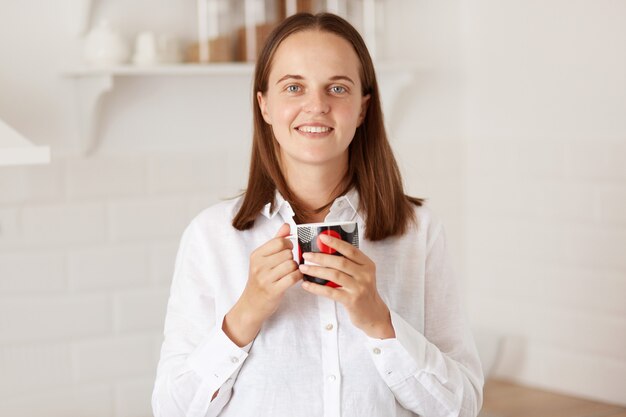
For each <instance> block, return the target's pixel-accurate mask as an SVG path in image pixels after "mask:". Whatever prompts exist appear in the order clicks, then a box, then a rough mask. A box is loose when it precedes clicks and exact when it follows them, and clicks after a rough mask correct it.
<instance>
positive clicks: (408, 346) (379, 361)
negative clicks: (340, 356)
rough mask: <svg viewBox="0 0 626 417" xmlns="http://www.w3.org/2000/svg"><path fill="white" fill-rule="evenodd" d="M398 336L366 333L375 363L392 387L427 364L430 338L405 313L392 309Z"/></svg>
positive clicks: (367, 344) (394, 326)
mask: <svg viewBox="0 0 626 417" xmlns="http://www.w3.org/2000/svg"><path fill="white" fill-rule="evenodd" d="M391 324H392V325H393V328H394V331H395V333H396V337H395V338H391V339H375V338H372V337H369V336H366V338H367V340H366V342H365V344H366V347H367V349H368V351H369V352H370V356H371V358H372V360H373V361H374V366H376V369H377V370H378V373H379V374H380V375H381V377H382V378H383V380H384V381H385V383H386V384H387V385H388V386H389V387H392V386H394V385H397V384H399V383H401V382H403V381H405V380H406V379H408V378H410V377H411V376H413V375H416V374H417V373H418V372H420V371H421V370H423V369H424V368H425V351H426V343H427V342H426V338H425V337H424V335H422V334H421V333H419V332H418V331H417V330H415V329H414V328H413V327H411V325H410V324H409V323H407V322H406V321H405V320H404V319H403V318H402V317H400V316H399V315H397V314H396V313H395V312H393V311H391Z"/></svg>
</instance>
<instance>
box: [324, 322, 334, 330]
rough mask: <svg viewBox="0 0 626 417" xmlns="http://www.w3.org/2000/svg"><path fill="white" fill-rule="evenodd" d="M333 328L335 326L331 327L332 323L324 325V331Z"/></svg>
mask: <svg viewBox="0 0 626 417" xmlns="http://www.w3.org/2000/svg"><path fill="white" fill-rule="evenodd" d="M333 327H335V326H333V324H332V323H328V324H327V325H326V330H332V329H333Z"/></svg>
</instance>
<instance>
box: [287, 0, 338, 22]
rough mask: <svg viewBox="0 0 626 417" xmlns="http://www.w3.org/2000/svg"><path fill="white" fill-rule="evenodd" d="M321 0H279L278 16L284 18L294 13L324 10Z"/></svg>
mask: <svg viewBox="0 0 626 417" xmlns="http://www.w3.org/2000/svg"><path fill="white" fill-rule="evenodd" d="M324 3H325V2H324V1H322V0H279V2H278V17H279V19H280V20H283V19H285V18H286V17H289V16H291V15H293V14H296V13H303V12H306V13H314V14H315V13H319V12H322V11H325V10H326V7H325V4H324Z"/></svg>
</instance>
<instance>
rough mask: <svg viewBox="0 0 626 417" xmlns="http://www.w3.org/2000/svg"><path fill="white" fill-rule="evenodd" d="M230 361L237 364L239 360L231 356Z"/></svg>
mask: <svg viewBox="0 0 626 417" xmlns="http://www.w3.org/2000/svg"><path fill="white" fill-rule="evenodd" d="M230 361H231V362H232V363H239V358H237V357H235V356H233V357H232V358H230Z"/></svg>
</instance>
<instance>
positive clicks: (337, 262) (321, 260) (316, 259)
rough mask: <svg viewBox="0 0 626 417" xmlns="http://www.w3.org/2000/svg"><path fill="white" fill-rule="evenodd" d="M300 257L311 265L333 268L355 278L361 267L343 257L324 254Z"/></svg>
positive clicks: (311, 253) (305, 254)
mask: <svg viewBox="0 0 626 417" xmlns="http://www.w3.org/2000/svg"><path fill="white" fill-rule="evenodd" d="M302 257H303V258H304V259H306V260H307V261H309V262H311V263H314V264H317V265H320V266H325V267H327V268H333V269H336V270H338V271H341V272H344V273H346V274H348V275H351V276H353V277H354V276H357V273H358V271H359V267H361V265H359V264H357V263H356V262H354V261H352V260H350V259H348V258H346V257H344V256H337V255H329V254H326V253H316V252H305V253H303V254H302Z"/></svg>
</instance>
